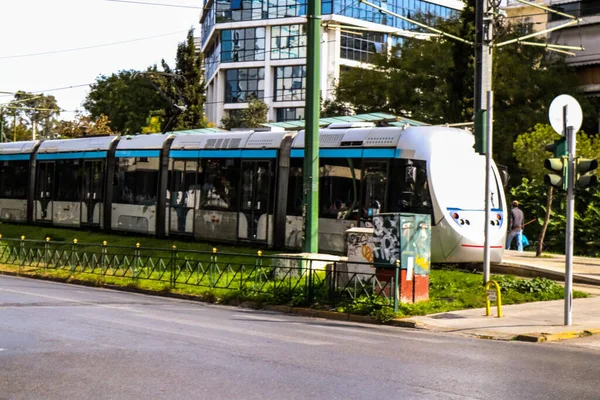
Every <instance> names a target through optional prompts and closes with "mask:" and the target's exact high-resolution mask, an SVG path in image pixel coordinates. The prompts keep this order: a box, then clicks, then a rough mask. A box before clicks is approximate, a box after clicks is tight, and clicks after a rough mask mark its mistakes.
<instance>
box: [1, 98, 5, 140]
mask: <svg viewBox="0 0 600 400" xmlns="http://www.w3.org/2000/svg"><path fill="white" fill-rule="evenodd" d="M4 141H5V140H4V107H2V106H0V142H4Z"/></svg>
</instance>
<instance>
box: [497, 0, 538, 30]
mask: <svg viewBox="0 0 600 400" xmlns="http://www.w3.org/2000/svg"><path fill="white" fill-rule="evenodd" d="M530 2H531V3H535V4H538V5H541V6H546V4H545V3H547V2H548V0H531V1H530ZM504 10H505V11H506V19H507V20H508V21H511V22H516V21H521V22H527V23H530V24H532V26H533V30H534V31H538V32H539V31H543V30H545V29H546V25H547V23H548V15H547V12H546V11H544V10H542V9H540V8H537V7H534V6H531V5H528V4H524V3H520V2H519V1H517V0H507V2H506V7H505V8H504Z"/></svg>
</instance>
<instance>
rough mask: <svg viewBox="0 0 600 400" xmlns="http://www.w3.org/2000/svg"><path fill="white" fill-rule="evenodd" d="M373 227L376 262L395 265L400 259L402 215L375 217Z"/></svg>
mask: <svg viewBox="0 0 600 400" xmlns="http://www.w3.org/2000/svg"><path fill="white" fill-rule="evenodd" d="M373 225H374V227H373V233H374V236H373V253H374V257H373V259H374V261H375V262H378V263H387V264H395V263H396V260H398V259H399V257H400V233H399V232H398V226H399V225H400V215H388V216H386V217H384V216H375V217H374V218H373ZM403 230H404V226H403ZM403 233H404V232H403Z"/></svg>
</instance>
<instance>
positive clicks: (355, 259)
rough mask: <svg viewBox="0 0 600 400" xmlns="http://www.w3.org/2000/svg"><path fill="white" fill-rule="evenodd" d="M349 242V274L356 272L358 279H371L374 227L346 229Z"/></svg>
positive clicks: (372, 271)
mask: <svg viewBox="0 0 600 400" xmlns="http://www.w3.org/2000/svg"><path fill="white" fill-rule="evenodd" d="M346 238H347V244H348V275H349V276H350V277H352V276H353V274H356V277H357V278H358V279H362V280H369V279H371V278H372V276H373V274H374V273H375V270H374V269H373V229H372V228H362V227H361V228H359V227H357V228H350V229H348V230H346Z"/></svg>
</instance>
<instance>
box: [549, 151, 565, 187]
mask: <svg viewBox="0 0 600 400" xmlns="http://www.w3.org/2000/svg"><path fill="white" fill-rule="evenodd" d="M567 164H568V161H567V159H566V158H547V159H546V160H544V167H545V168H546V169H548V170H550V171H551V172H552V173H551V174H546V175H544V183H545V184H546V185H550V186H554V187H555V188H557V189H563V190H566V186H567Z"/></svg>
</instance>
